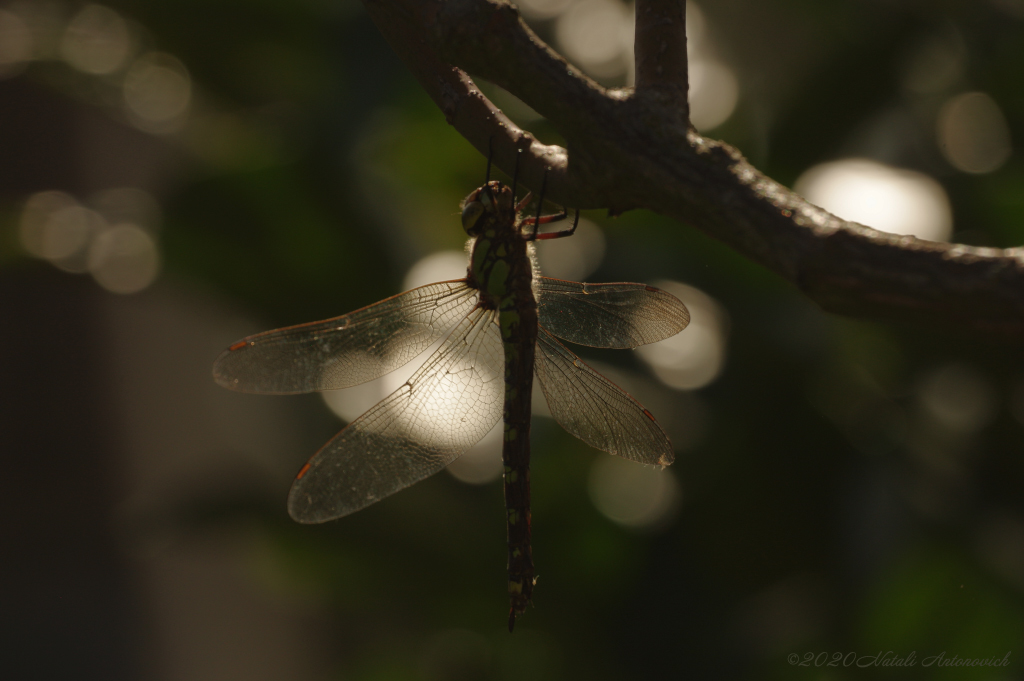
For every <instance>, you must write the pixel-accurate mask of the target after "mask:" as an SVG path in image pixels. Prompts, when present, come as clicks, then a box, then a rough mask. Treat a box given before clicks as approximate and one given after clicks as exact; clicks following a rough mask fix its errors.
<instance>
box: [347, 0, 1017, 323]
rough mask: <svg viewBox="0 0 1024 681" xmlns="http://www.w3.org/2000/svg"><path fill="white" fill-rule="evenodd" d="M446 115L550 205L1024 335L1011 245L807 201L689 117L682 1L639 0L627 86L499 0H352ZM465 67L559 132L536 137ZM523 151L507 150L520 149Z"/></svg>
mask: <svg viewBox="0 0 1024 681" xmlns="http://www.w3.org/2000/svg"><path fill="white" fill-rule="evenodd" d="M364 4H365V6H366V9H367V11H368V12H369V14H370V16H371V17H372V19H373V21H374V22H375V23H376V25H377V26H378V28H379V29H380V30H381V32H382V33H383V34H384V37H385V38H386V39H387V41H388V42H389V43H390V44H391V46H392V48H393V49H394V50H395V52H396V53H398V55H399V56H400V57H401V58H402V60H403V61H404V62H405V63H406V64H407V65H408V67H409V68H410V69H411V70H412V72H413V74H414V75H415V76H416V78H417V79H418V81H419V82H420V84H421V86H422V87H423V88H424V89H425V90H426V91H427V93H428V94H429V95H430V97H431V98H432V99H433V100H434V101H435V103H437V105H438V107H439V108H440V109H441V111H442V112H443V113H444V115H445V118H446V120H447V121H448V122H449V123H450V124H451V125H453V126H454V127H455V128H456V130H458V131H459V132H460V133H461V134H462V135H463V136H464V137H465V138H466V139H467V140H468V141H469V142H470V143H471V144H473V146H475V147H476V148H477V149H478V150H480V152H481V153H483V154H486V153H487V151H488V147H489V146H491V147H492V148H493V162H494V163H495V164H496V165H497V166H499V167H501V168H503V169H506V170H508V169H511V168H512V167H513V165H514V163H515V157H516V155H519V156H520V160H519V178H520V181H521V182H523V183H524V184H526V185H527V186H531V187H538V186H539V185H540V183H541V181H542V180H543V177H544V175H545V173H547V196H548V197H549V198H551V199H552V200H553V201H556V202H558V203H561V204H563V205H569V206H573V207H579V208H604V209H608V210H609V211H610V212H611V213H613V214H617V213H620V212H622V211H624V210H628V209H631V208H647V209H650V210H653V211H655V212H658V213H661V214H663V215H667V216H670V217H673V218H675V219H677V220H679V221H681V222H685V223H687V224H689V225H692V226H694V227H696V228H697V229H700V230H701V231H703V232H705V233H707V234H709V235H710V236H712V237H714V238H716V239H718V240H720V241H723V242H725V243H726V244H727V245H729V246H730V247H732V248H733V249H734V250H736V251H737V252H739V253H740V254H742V255H744V256H745V257H747V258H749V259H751V260H753V261H754V262H757V263H759V264H760V265H762V266H764V267H766V268H768V269H770V270H771V271H773V272H775V273H777V274H779V275H780V276H782V277H783V278H785V279H787V280H788V281H790V282H792V283H793V284H794V285H796V286H797V287H799V288H800V289H801V290H802V291H803V292H804V293H805V294H806V295H808V296H809V297H810V298H811V299H813V300H814V301H816V302H817V303H818V304H819V305H820V306H821V307H823V308H824V309H826V310H830V311H835V312H841V313H846V314H857V315H868V316H874V317H894V318H900V319H907V318H916V319H920V320H923V321H926V322H928V321H930V322H932V323H937V324H942V325H944V326H950V325H957V326H959V327H963V328H968V329H975V330H979V331H982V332H986V333H992V334H995V335H998V336H1009V337H1011V338H1024V248H1015V249H1005V250H1000V249H991V248H974V247H971V246H963V245H951V244H941V243H934V242H928V241H923V240H920V239H914V238H912V237H911V238H908V237H903V236H899V235H893V234H887V233H883V232H879V231H876V230H873V229H871V228H869V227H865V226H864V225H860V224H857V223H853V222H848V221H845V220H842V219H840V218H837V217H836V216H834V215H831V214H829V213H827V212H826V211H824V210H822V209H821V208H818V207H817V206H814V205H812V204H810V203H808V202H807V201H805V200H804V199H803V198H801V197H800V196H798V195H797V194H795V193H793V192H792V191H790V190H789V189H787V188H786V187H783V186H782V185H780V184H779V183H777V182H775V181H774V180H772V179H771V178H769V177H767V176H765V175H763V174H762V173H760V172H759V171H758V170H757V169H756V168H754V167H753V166H751V165H750V164H749V162H747V160H746V159H744V158H743V156H742V155H741V154H740V153H739V152H738V151H737V150H736V149H734V148H733V147H730V146H729V145H727V144H725V143H723V142H720V141H716V140H711V139H708V138H706V137H703V136H702V135H700V134H699V133H697V132H696V131H695V130H694V129H693V127H692V126H691V125H690V123H689V118H688V115H689V109H688V106H687V98H686V96H687V60H686V17H685V11H686V9H685V2H684V0H637V1H636V34H635V47H634V54H635V57H636V87H635V88H634V89H625V90H607V89H605V88H603V87H601V86H600V85H598V84H597V83H595V82H594V81H592V80H591V79H589V78H588V77H587V76H586V75H584V74H583V73H581V72H580V70H579V69H577V68H575V67H574V66H572V65H571V64H569V63H567V62H566V61H565V60H564V59H563V58H562V57H561V56H560V55H558V54H557V53H555V52H554V51H553V50H552V49H551V48H550V47H548V46H547V45H545V44H544V43H543V42H542V41H541V40H540V39H539V38H538V37H537V36H536V35H535V34H534V33H533V32H532V31H531V30H530V29H529V27H527V26H526V24H525V23H524V22H523V20H522V18H521V17H520V16H519V12H518V10H517V9H516V8H515V7H514V6H513V5H511V4H509V3H508V2H507V0H364ZM468 73H472V74H475V75H477V76H479V77H482V78H485V79H487V80H489V81H490V82H492V83H494V84H496V85H498V86H500V87H502V88H504V89H505V90H507V91H509V92H511V93H512V94H514V95H516V96H517V97H519V98H520V99H521V100H523V101H524V102H525V103H526V104H528V105H529V106H531V107H532V108H533V109H534V110H536V111H537V112H538V113H540V114H541V115H543V116H545V117H546V118H547V119H548V120H549V121H550V122H551V123H552V124H553V125H554V126H555V127H556V128H557V129H558V130H559V132H561V133H562V135H563V136H564V137H565V139H566V141H567V146H568V149H565V148H562V147H559V146H553V145H551V146H549V145H544V144H541V143H540V142H538V141H537V140H536V138H534V137H533V135H531V134H530V133H529V132H527V131H524V130H522V129H521V128H519V127H518V126H516V125H515V123H513V122H512V121H511V120H509V119H508V117H506V116H505V115H504V114H503V113H502V112H501V111H500V110H499V109H498V108H497V107H495V106H494V105H493V104H492V103H491V102H490V101H489V100H488V99H487V97H485V96H484V95H483V94H482V93H481V92H480V90H479V88H477V87H476V85H475V84H474V82H473V80H472V78H470V76H469V75H467V74H468ZM520 151H521V153H520Z"/></svg>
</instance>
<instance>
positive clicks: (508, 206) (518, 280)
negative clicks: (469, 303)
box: [462, 182, 534, 309]
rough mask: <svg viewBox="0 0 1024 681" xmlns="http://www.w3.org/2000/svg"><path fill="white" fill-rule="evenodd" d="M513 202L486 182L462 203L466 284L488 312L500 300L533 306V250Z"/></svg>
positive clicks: (497, 184) (501, 188)
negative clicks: (467, 254)
mask: <svg viewBox="0 0 1024 681" xmlns="http://www.w3.org/2000/svg"><path fill="white" fill-rule="evenodd" d="M514 200H515V198H514V196H513V194H512V191H511V189H509V188H508V187H507V186H505V185H503V184H501V183H500V182H489V183H487V184H486V185H484V186H483V187H480V188H479V189H477V190H475V191H474V192H473V193H472V194H470V195H469V196H468V197H466V200H465V201H464V202H463V209H462V223H463V227H465V229H466V232H467V233H468V234H469V235H470V236H471V237H472V246H471V254H470V261H469V273H468V274H469V276H468V283H469V285H470V286H472V287H473V288H475V289H477V290H478V291H480V302H481V305H482V306H483V307H486V308H490V309H497V308H498V307H499V305H500V304H501V303H502V301H506V302H507V303H508V304H524V305H530V306H533V305H534V301H533V296H532V295H530V289H531V282H532V280H533V276H534V274H533V271H534V265H533V259H532V257H531V254H532V250H533V249H532V248H531V244H530V243H529V242H528V241H527V239H525V238H524V237H523V234H522V232H521V227H520V220H519V217H518V215H517V214H516V212H515V206H514ZM512 299H516V300H512ZM519 299H522V300H519ZM527 299H528V300H527Z"/></svg>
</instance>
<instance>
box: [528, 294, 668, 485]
mask: <svg viewBox="0 0 1024 681" xmlns="http://www.w3.org/2000/svg"><path fill="white" fill-rule="evenodd" d="M549 281H550V280H549ZM580 286H582V284H580ZM588 345H589V343H588ZM535 370H536V373H537V378H539V379H540V387H541V389H542V390H543V391H544V397H546V398H547V401H548V408H549V409H550V410H551V415H552V416H554V417H555V420H556V421H558V424H559V425H560V426H562V427H563V428H565V429H566V430H567V431H569V432H570V433H572V434H573V435H575V436H576V437H578V438H579V439H581V440H583V441H584V442H586V443H587V444H588V445H590V446H591V447H595V448H597V449H600V450H602V451H605V452H608V453H610V454H617V455H619V456H621V457H623V458H625V459H629V460H630V461H638V462H640V463H650V464H658V465H661V466H667V465H669V464H670V463H672V461H673V459H674V458H675V454H674V453H673V452H672V445H671V443H670V442H669V441H668V437H667V436H666V435H665V431H663V430H662V429H661V426H659V425H658V424H657V423H656V422H655V420H654V417H653V416H651V413H650V412H649V411H647V410H646V409H644V407H643V405H641V404H640V403H639V402H637V401H636V400H634V399H633V398H632V397H630V396H629V395H627V394H626V393H624V392H623V391H622V390H620V389H619V388H618V387H616V386H615V385H614V384H613V383H611V381H609V380H608V379H607V378H605V377H604V376H602V375H601V374H599V373H597V372H596V371H594V370H593V369H591V368H590V367H589V366H587V365H586V364H585V363H584V362H583V360H581V359H580V358H579V357H577V356H576V355H575V354H573V353H572V352H570V351H569V349H568V348H566V347H565V346H564V345H562V344H561V343H559V342H558V341H557V340H555V338H554V336H552V335H551V333H549V332H548V331H547V330H546V329H544V328H541V329H539V330H538V333H537V358H536V365H535Z"/></svg>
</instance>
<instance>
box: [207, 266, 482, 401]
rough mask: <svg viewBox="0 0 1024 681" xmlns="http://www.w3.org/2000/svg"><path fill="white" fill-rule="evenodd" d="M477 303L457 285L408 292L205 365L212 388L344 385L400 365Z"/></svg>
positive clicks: (276, 334)
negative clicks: (213, 382) (215, 385)
mask: <svg viewBox="0 0 1024 681" xmlns="http://www.w3.org/2000/svg"><path fill="white" fill-rule="evenodd" d="M476 301H477V292H476V290H475V289H472V288H470V287H469V286H467V285H466V282H465V280H458V281H444V282H439V283H436V284H428V285H426V286H420V287H419V288H414V289H412V290H410V291H406V292H405V293H400V294H398V295H397V296H392V297H391V298H387V299H385V300H382V301H380V302H379V303H374V304H373V305H369V306H367V307H364V308H362V309H361V310H356V311H355V312H352V313H350V314H347V315H343V316H341V317H335V318H333V319H326V320H324V321H320V322H312V323H309V324H300V325H298V326H289V327H287V328H284V329H277V330H275V331H266V332H264V333H258V334H256V335H254V336H249V337H248V338H244V339H242V340H240V341H238V342H237V343H235V344H234V345H232V346H231V347H230V348H228V349H227V350H225V351H224V352H223V353H222V354H221V356H220V357H218V358H217V361H216V362H215V363H214V365H213V375H214V378H215V379H216V381H217V383H219V384H220V385H222V386H224V387H225V388H231V389H233V390H238V391H241V392H247V393H264V394H294V393H307V392H313V391H315V390H334V389H336V388H348V387H351V386H353V385H359V384H360V383H365V382H367V381H372V380H373V379H375V378H379V377H380V376H383V375H384V374H386V373H390V372H391V371H394V370H395V369H397V368H399V367H401V366H403V365H404V364H406V363H407V362H409V361H410V360H412V359H413V358H414V357H416V355H418V354H420V353H421V352H423V351H424V350H426V349H427V348H428V347H429V346H430V345H431V344H432V343H433V342H434V341H436V340H437V339H438V338H440V337H441V335H442V334H443V333H444V332H445V331H447V330H448V329H450V328H451V327H452V326H453V325H454V324H455V322H456V321H458V320H459V319H460V318H462V317H465V316H466V314H467V313H468V312H469V311H470V310H471V309H472V308H473V306H474V305H475V304H476Z"/></svg>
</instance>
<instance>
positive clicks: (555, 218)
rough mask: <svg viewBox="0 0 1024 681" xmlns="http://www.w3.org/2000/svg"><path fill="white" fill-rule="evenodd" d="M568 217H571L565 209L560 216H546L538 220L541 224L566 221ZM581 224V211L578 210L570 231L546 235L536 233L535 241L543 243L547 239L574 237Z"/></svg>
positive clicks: (565, 230)
mask: <svg viewBox="0 0 1024 681" xmlns="http://www.w3.org/2000/svg"><path fill="white" fill-rule="evenodd" d="M567 217H569V213H568V212H567V211H566V210H565V209H564V208H563V209H562V213H561V214H559V215H545V216H544V217H541V218H538V220H540V221H541V222H558V221H559V220H564V219H565V218H567ZM579 223H580V209H579V208H577V209H576V217H575V218H574V219H573V221H572V227H570V228H569V229H563V230H562V231H560V232H548V233H546V234H537V233H536V232H535V233H534V239H535V240H537V241H542V240H545V239H561V238H562V237H566V236H572V235H573V234H574V233H575V232H576V227H577V226H578V225H579Z"/></svg>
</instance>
